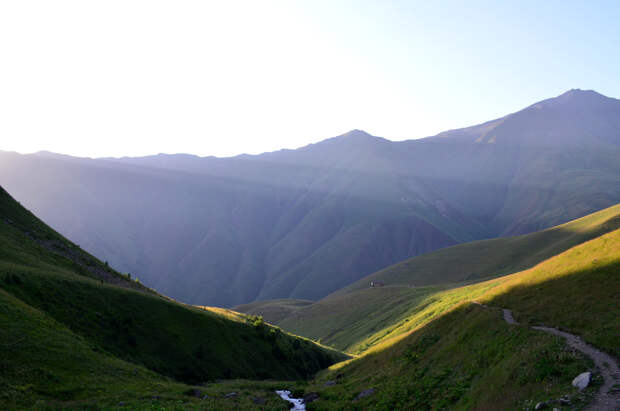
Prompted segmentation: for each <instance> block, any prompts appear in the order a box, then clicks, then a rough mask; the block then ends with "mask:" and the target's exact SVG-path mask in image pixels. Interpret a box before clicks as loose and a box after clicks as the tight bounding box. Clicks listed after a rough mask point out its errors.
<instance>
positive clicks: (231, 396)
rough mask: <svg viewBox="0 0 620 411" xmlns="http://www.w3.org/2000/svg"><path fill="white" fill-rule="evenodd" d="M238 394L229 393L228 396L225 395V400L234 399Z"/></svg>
mask: <svg viewBox="0 0 620 411" xmlns="http://www.w3.org/2000/svg"><path fill="white" fill-rule="evenodd" d="M238 395H239V394H238V393H236V392H229V393H228V394H226V395H225V397H226V398H235V397H237V396H238Z"/></svg>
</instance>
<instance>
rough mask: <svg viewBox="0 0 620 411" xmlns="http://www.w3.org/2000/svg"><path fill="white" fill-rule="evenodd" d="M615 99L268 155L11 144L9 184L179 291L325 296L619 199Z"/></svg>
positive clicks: (83, 238)
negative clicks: (80, 153) (76, 152)
mask: <svg viewBox="0 0 620 411" xmlns="http://www.w3.org/2000/svg"><path fill="white" fill-rule="evenodd" d="M618 118H620V101H619V100H616V99H613V98H608V97H605V96H602V95H600V94H598V93H595V92H592V91H581V90H572V91H570V92H567V93H565V94H563V95H561V96H558V97H555V98H552V99H548V100H545V101H542V102H539V103H536V104H534V105H532V106H530V107H527V108H525V109H524V110H521V111H519V112H517V113H513V114H510V115H508V116H505V117H503V118H501V119H498V120H494V121H491V122H488V123H485V124H482V125H479V126H475V127H470V128H467V129H462V130H453V131H450V132H447V133H442V134H440V135H439V136H435V137H430V138H426V139H421V140H410V141H404V142H391V141H388V140H385V139H382V138H379V137H374V136H371V135H369V134H367V133H364V132H362V131H360V130H353V131H351V132H349V133H346V134H344V135H342V136H338V137H335V138H331V139H327V140H325V141H322V142H320V143H317V144H312V145H309V146H306V147H302V148H300V149H297V150H281V151H277V152H273V153H265V154H262V155H257V156H248V155H244V156H238V157H234V158H221V159H219V158H213V157H206V158H200V157H195V156H190V155H158V156H152V157H144V158H136V159H132V158H123V159H97V160H93V159H77V158H72V157H67V156H58V155H52V154H50V153H39V154H34V155H26V156H22V155H18V154H15V153H0V184H3V185H4V186H5V187H7V188H8V189H9V190H10V191H11V192H12V193H13V194H14V195H15V197H16V198H18V199H19V200H20V201H23V202H24V204H26V206H27V207H29V208H31V209H32V210H34V211H35V212H36V213H37V214H38V215H41V216H42V217H43V218H44V219H45V220H46V221H48V222H49V223H50V224H51V225H52V227H54V228H56V229H58V230H59V231H60V232H61V233H63V234H64V235H66V236H68V237H70V238H72V239H75V240H76V241H77V242H79V244H80V245H82V247H83V248H84V249H85V250H88V251H89V252H92V253H93V254H94V255H96V256H98V257H99V258H101V259H103V260H108V261H110V263H111V264H112V265H113V266H115V267H118V268H120V269H121V270H122V271H124V272H130V273H132V274H134V275H136V276H138V277H139V278H140V279H141V280H142V281H143V282H144V283H145V284H147V285H148V286H150V287H155V288H157V289H158V290H161V291H162V292H164V293H166V294H167V295H171V296H172V297H174V298H177V299H179V300H181V301H184V302H187V303H192V304H199V305H220V306H234V305H238V304H244V303H248V302H252V301H256V300H266V299H274V298H277V299H280V298H296V299H310V300H318V299H320V298H322V297H324V296H326V295H328V294H330V293H332V292H334V291H336V290H338V289H341V288H343V287H345V286H347V285H349V284H351V283H354V282H355V281H357V280H359V279H360V278H363V277H364V276H366V275H369V274H371V273H373V272H376V271H378V270H380V269H382V268H385V267H387V266H389V265H392V264H394V263H396V262H398V261H402V260H405V259H407V258H410V257H413V256H417V255H420V254H425V253H428V252H431V251H433V250H437V249H440V248H444V247H447V246H451V245H455V244H458V243H464V242H470V241H474V240H481V239H487V238H494V237H498V236H506V235H517V234H525V233H530V232H534V231H538V230H542V229H545V228H548V227H551V226H554V225H558V224H562V223H564V222H567V221H569V220H572V219H575V218H578V217H581V216H583V215H586V214H589V213H592V212H594V211H598V210H600V209H603V208H605V207H609V206H611V205H613V204H616V203H618V202H619V201H620V162H618V161H617V159H618V158H620V143H619V140H618V136H620V125H619V124H618V120H617V119H618Z"/></svg>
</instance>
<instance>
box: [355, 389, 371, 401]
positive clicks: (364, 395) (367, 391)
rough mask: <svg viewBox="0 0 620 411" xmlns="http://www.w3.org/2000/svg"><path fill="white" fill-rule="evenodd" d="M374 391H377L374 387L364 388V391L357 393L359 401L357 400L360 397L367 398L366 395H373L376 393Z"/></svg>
mask: <svg viewBox="0 0 620 411" xmlns="http://www.w3.org/2000/svg"><path fill="white" fill-rule="evenodd" d="M374 393H375V389H374V388H368V389H366V390H364V391H362V392H360V393H359V394H358V395H357V397H355V401H357V400H359V399H362V398H365V397H368V396H370V395H372V394H374Z"/></svg>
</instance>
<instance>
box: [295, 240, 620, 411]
mask: <svg viewBox="0 0 620 411" xmlns="http://www.w3.org/2000/svg"><path fill="white" fill-rule="evenodd" d="M619 293H620V229H618V230H615V231H612V232H610V233H607V234H604V235H602V236H600V237H598V238H595V239H593V240H590V241H588V242H585V243H583V244H581V245H578V246H575V247H573V248H571V249H569V250H567V251H565V252H563V253H561V254H559V255H557V256H555V257H552V258H550V259H549V260H546V261H544V262H542V263H540V264H538V265H537V266H535V267H533V268H531V269H529V270H525V271H523V272H520V273H517V274H513V275H509V276H506V277H502V278H499V279H495V280H490V281H487V282H483V283H480V284H475V285H470V286H465V287H461V288H457V289H453V290H449V291H443V292H440V293H437V294H436V295H434V296H433V297H432V298H431V299H429V300H428V301H426V302H425V303H424V304H419V305H418V308H417V309H415V310H413V311H412V312H411V313H410V315H409V316H408V317H407V320H406V321H403V322H401V323H400V324H399V325H398V326H397V327H392V328H391V329H389V330H386V331H388V332H387V333H384V334H383V335H382V336H381V337H380V338H378V339H377V340H376V344H374V346H373V347H372V348H371V349H369V350H367V351H366V355H363V356H362V357H360V358H359V359H355V360H352V361H350V362H349V363H348V364H345V365H343V366H335V367H333V368H332V370H331V371H330V372H327V373H325V374H324V375H322V376H321V377H320V378H319V379H317V380H316V381H315V382H314V384H313V385H311V386H309V387H308V388H307V389H306V390H307V391H308V392H311V391H313V392H317V393H318V395H319V400H318V401H317V402H315V403H313V406H312V408H311V409H333V408H334V407H336V408H338V407H343V408H352V409H367V408H376V409H402V408H413V409H445V408H449V409H523V408H533V407H534V405H535V404H537V403H538V402H543V401H547V402H550V404H552V405H553V406H554V407H557V408H562V407H563V405H562V402H560V399H562V397H564V400H563V401H565V400H566V398H568V401H569V402H570V407H577V408H579V407H583V406H586V405H587V404H588V403H590V402H592V401H593V399H594V397H595V395H597V393H598V390H599V387H601V386H602V384H603V379H602V376H601V375H602V374H601V369H599V368H596V366H595V364H594V363H593V362H592V361H591V360H590V359H589V358H588V357H587V356H584V355H583V354H581V353H580V352H579V351H575V350H573V349H571V348H569V347H568V346H567V344H566V341H565V340H564V338H561V337H558V336H554V335H550V334H548V333H546V332H542V331H540V330H537V329H532V328H530V326H531V325H540V324H544V325H545V326H547V327H558V328H559V329H561V330H564V331H566V332H568V333H571V334H574V335H578V336H581V337H582V338H583V340H584V341H585V342H586V343H588V344H590V345H593V346H595V347H596V348H598V349H599V350H601V351H603V352H605V353H607V354H609V355H611V357H612V358H615V359H616V360H617V359H618V358H619V357H620V346H619V345H618V341H620V305H619V304H618V303H617V302H618V299H617V296H618V295H619ZM472 301H477V302H480V303H483V304H485V305H486V306H489V307H505V308H508V309H510V310H512V312H513V313H514V315H515V317H516V319H517V321H518V322H519V324H509V323H507V322H506V321H504V318H503V316H502V311H501V310H493V309H489V308H488V307H483V306H480V305H477V304H472ZM599 366H602V367H607V365H605V364H602V365H599ZM586 370H591V371H593V372H594V378H593V383H592V385H591V386H590V387H589V388H588V389H586V390H585V391H583V392H578V391H577V390H576V389H575V388H573V387H572V386H571V381H572V379H573V378H574V377H575V376H577V375H578V374H580V373H581V372H583V371H586ZM326 381H333V383H329V384H325V382H326ZM606 385H607V384H606ZM611 389H614V388H613V387H611ZM362 393H364V394H362ZM360 395H361V396H360ZM565 396H567V397H565ZM599 405H600V404H599V403H597V405H596V406H599ZM610 406H611V408H610V409H613V407H614V406H615V405H614V404H611V405H610ZM562 409H563V408H562Z"/></svg>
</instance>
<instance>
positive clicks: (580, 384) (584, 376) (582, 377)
mask: <svg viewBox="0 0 620 411" xmlns="http://www.w3.org/2000/svg"><path fill="white" fill-rule="evenodd" d="M591 379H592V373H591V372H589V371H587V372H582V373H581V374H579V375H578V376H576V377H575V379H574V380H573V387H576V388H578V389H579V391H581V390H583V389H584V388H586V387H587V386H588V385H589V384H590V380H591Z"/></svg>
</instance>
